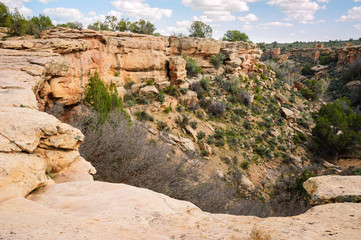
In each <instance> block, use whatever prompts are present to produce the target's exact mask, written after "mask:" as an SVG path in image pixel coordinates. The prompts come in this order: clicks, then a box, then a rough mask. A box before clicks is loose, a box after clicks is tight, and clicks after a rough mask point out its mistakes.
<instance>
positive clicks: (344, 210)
mask: <svg viewBox="0 0 361 240" xmlns="http://www.w3.org/2000/svg"><path fill="white" fill-rule="evenodd" d="M360 219H361V204H356V203H344V204H340V203H335V204H328V205H323V206H317V207H314V208H312V209H310V210H309V211H307V212H306V213H304V214H301V215H299V216H294V217H285V218H267V219H265V220H262V221H260V222H258V223H256V224H255V226H254V228H253V229H252V232H251V237H252V239H254V240H296V239H353V240H356V239H359V238H360V232H361V224H360Z"/></svg>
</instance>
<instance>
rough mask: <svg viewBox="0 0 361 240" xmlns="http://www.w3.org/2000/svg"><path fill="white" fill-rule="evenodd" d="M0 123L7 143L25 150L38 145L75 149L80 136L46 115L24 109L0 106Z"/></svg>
mask: <svg viewBox="0 0 361 240" xmlns="http://www.w3.org/2000/svg"><path fill="white" fill-rule="evenodd" d="M19 120H20V121H19ZM0 122H1V123H2V124H1V125H0V134H1V135H2V136H3V137H5V138H6V139H8V144H10V146H13V144H15V145H17V146H18V147H19V148H20V149H22V150H23V151H26V152H29V153H31V152H33V151H34V150H35V149H36V148H37V147H38V146H39V145H42V146H45V147H55V148H61V149H77V148H78V147H79V144H80V142H82V141H83V139H84V135H83V134H82V133H81V132H80V131H79V130H77V129H75V128H73V127H70V126H69V125H67V124H64V123H61V122H60V121H59V120H58V119H56V118H55V117H53V116H51V115H49V114H46V113H42V112H38V111H36V110H32V109H28V108H18V107H12V108H10V107H9V108H0ZM0 151H5V149H0Z"/></svg>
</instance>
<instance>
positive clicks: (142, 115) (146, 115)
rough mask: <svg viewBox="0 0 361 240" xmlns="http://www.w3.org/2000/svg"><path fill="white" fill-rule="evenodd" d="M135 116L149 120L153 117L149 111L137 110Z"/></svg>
mask: <svg viewBox="0 0 361 240" xmlns="http://www.w3.org/2000/svg"><path fill="white" fill-rule="evenodd" d="M135 116H136V117H137V119H138V120H139V121H142V122H143V121H150V122H154V117H153V116H152V115H150V114H149V113H147V112H146V111H137V112H136V113H135Z"/></svg>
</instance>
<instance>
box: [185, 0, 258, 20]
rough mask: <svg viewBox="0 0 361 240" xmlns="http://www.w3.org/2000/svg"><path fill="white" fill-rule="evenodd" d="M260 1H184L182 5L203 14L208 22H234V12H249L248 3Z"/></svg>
mask: <svg viewBox="0 0 361 240" xmlns="http://www.w3.org/2000/svg"><path fill="white" fill-rule="evenodd" d="M256 1H259V0H212V1H206V0H183V1H182V4H183V5H184V6H186V7H190V8H192V10H195V11H201V12H202V16H201V17H202V18H205V19H207V20H208V21H224V22H226V21H234V20H236V17H235V16H233V15H232V12H246V11H249V7H248V5H247V2H256Z"/></svg>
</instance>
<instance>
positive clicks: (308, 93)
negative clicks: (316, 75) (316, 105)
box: [301, 88, 318, 101]
mask: <svg viewBox="0 0 361 240" xmlns="http://www.w3.org/2000/svg"><path fill="white" fill-rule="evenodd" d="M301 94H302V96H303V97H304V98H306V99H307V100H311V101H317V100H318V96H317V94H316V93H315V92H314V91H312V90H311V89H309V88H303V89H301Z"/></svg>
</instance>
